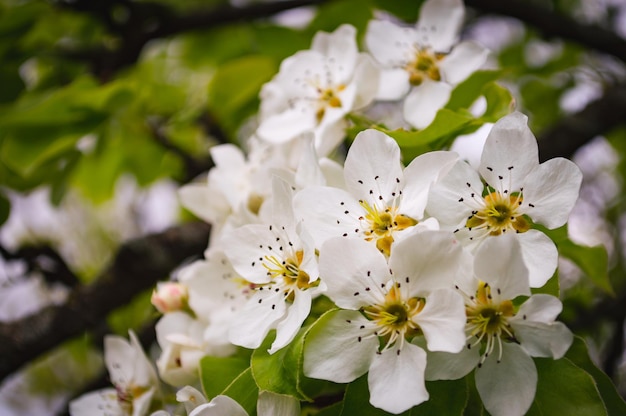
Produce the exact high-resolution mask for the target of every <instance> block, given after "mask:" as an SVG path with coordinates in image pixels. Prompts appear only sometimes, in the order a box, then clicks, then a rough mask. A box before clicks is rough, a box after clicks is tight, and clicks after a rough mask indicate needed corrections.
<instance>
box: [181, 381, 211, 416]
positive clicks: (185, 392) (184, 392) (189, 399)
mask: <svg viewBox="0 0 626 416" xmlns="http://www.w3.org/2000/svg"><path fill="white" fill-rule="evenodd" d="M176 401H177V402H179V403H183V404H184V405H185V410H186V411H187V413H191V411H192V410H193V409H195V408H196V407H198V406H199V405H201V404H205V403H207V400H206V398H205V397H204V395H203V394H202V393H201V392H200V391H199V390H198V389H196V388H194V387H191V386H185V387H183V388H182V389H180V390H178V391H177V392H176Z"/></svg>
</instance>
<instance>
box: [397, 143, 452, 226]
mask: <svg viewBox="0 0 626 416" xmlns="http://www.w3.org/2000/svg"><path fill="white" fill-rule="evenodd" d="M457 160H458V155H457V154H456V153H454V152H447V151H438V152H428V153H424V154H423V155H420V156H418V157H416V158H415V159H413V161H411V163H410V164H409V166H407V167H406V168H405V169H404V180H405V181H406V185H405V186H404V189H403V190H402V201H401V202H400V208H399V209H400V211H399V212H400V213H401V214H404V215H408V216H409V217H411V218H414V219H421V218H423V217H424V209H425V208H426V203H427V202H428V193H429V191H430V187H431V185H432V183H433V182H435V181H436V180H437V179H438V178H439V176H440V175H442V174H443V173H447V171H449V170H450V169H451V168H452V166H453V165H454V163H455V162H456V161H457Z"/></svg>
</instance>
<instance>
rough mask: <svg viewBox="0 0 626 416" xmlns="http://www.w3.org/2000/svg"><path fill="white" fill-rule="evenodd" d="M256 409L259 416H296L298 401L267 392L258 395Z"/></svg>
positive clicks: (290, 397)
mask: <svg viewBox="0 0 626 416" xmlns="http://www.w3.org/2000/svg"><path fill="white" fill-rule="evenodd" d="M256 407H257V414H258V415H259V416H275V415H281V416H298V415H299V414H300V401H299V400H298V399H296V398H295V397H292V396H285V395H282V394H276V393H272V392H269V391H262V392H260V393H259V399H258V400H257V405H256Z"/></svg>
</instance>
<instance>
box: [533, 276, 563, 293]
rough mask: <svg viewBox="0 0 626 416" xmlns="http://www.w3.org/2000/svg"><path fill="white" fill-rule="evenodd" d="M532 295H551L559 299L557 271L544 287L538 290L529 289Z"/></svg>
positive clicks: (559, 290) (559, 288)
mask: <svg viewBox="0 0 626 416" xmlns="http://www.w3.org/2000/svg"><path fill="white" fill-rule="evenodd" d="M530 290H531V292H532V294H533V295H535V294H537V293H545V294H546V295H552V296H554V297H557V298H558V297H559V296H560V294H561V285H560V284H559V271H558V270H557V271H556V272H555V273H554V275H553V276H552V277H551V278H550V279H548V281H547V282H546V284H545V285H543V286H541V287H539V288H531V289H530Z"/></svg>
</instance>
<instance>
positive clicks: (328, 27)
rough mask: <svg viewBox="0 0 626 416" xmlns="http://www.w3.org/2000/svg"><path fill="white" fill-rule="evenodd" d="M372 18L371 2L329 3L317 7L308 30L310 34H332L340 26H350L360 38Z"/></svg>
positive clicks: (347, 1)
mask: <svg viewBox="0 0 626 416" xmlns="http://www.w3.org/2000/svg"><path fill="white" fill-rule="evenodd" d="M372 17H373V15H372V8H371V0H337V1H330V2H325V3H323V4H322V5H321V6H320V7H319V9H318V12H317V15H316V16H315V18H314V19H313V21H312V22H311V24H310V25H309V28H308V29H309V31H310V33H315V32H317V31H319V30H321V31H324V32H332V31H334V30H335V29H337V28H338V27H339V26H341V25H342V24H351V25H352V26H354V27H355V28H356V29H357V33H359V35H361V36H362V35H363V34H364V33H365V28H366V27H367V23H368V22H369V21H370V20H371V19H372Z"/></svg>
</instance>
